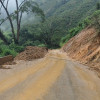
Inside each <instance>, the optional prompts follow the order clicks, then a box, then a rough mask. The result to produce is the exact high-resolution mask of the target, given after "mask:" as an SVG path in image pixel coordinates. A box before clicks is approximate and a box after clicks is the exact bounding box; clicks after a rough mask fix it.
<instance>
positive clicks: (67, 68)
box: [0, 50, 100, 100]
mask: <svg viewBox="0 0 100 100" xmlns="http://www.w3.org/2000/svg"><path fill="white" fill-rule="evenodd" d="M22 65H23V67H21V66H22ZM16 66H17V67H18V69H17V70H16V69H15V70H14V69H13V68H12V69H8V70H4V71H2V70H1V71H0V100H100V79H99V78H98V77H97V75H96V74H95V73H94V72H92V71H90V70H88V67H87V66H83V65H81V64H79V63H78V62H75V61H72V60H70V59H69V58H67V57H66V54H64V53H62V52H60V51H59V50H55V51H50V52H49V53H48V55H47V56H46V57H45V58H44V59H41V60H40V61H36V62H35V63H34V62H33V63H30V64H29V65H28V64H26V65H25V66H28V67H25V66H24V63H23V64H18V65H16ZM24 67H25V68H24ZM6 72H7V73H6Z"/></svg>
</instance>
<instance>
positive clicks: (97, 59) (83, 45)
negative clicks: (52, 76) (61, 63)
mask: <svg viewBox="0 0 100 100" xmlns="http://www.w3.org/2000/svg"><path fill="white" fill-rule="evenodd" d="M98 34H99V33H98V32H97V31H96V29H95V28H93V27H92V28H90V27H88V28H86V29H84V30H83V31H81V32H80V33H79V34H78V35H76V36H75V37H73V38H72V39H70V40H69V41H68V42H67V43H66V44H65V45H64V47H63V48H62V49H63V50H64V52H66V53H67V55H68V56H69V57H71V58H73V59H75V60H78V61H80V62H82V63H84V64H87V65H89V66H90V67H91V68H92V69H95V70H96V71H97V70H98V71H100V35H98Z"/></svg>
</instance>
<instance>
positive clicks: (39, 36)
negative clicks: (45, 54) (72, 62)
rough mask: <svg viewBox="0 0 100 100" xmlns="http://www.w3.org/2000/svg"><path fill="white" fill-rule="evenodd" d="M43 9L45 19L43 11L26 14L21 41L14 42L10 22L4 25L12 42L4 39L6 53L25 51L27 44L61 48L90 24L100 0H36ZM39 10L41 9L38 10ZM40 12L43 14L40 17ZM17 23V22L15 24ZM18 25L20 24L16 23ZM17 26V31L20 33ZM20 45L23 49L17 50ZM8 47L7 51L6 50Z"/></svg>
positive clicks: (1, 42) (14, 53)
mask: <svg viewBox="0 0 100 100" xmlns="http://www.w3.org/2000/svg"><path fill="white" fill-rule="evenodd" d="M34 1H35V2H37V3H38V5H39V8H40V9H42V10H43V11H44V14H45V20H44V21H42V20H41V18H40V17H39V16H40V15H39V14H35V13H34V14H33V13H32V12H31V13H29V14H28V15H27V16H26V14H24V17H23V19H22V24H21V30H20V37H19V44H17V45H16V44H14V43H13V36H12V32H11V31H10V25H9V24H7V23H8V22H7V23H6V24H3V26H1V27H3V29H4V30H3V29H2V28H1V29H2V32H3V34H4V36H6V38H7V40H8V41H9V43H10V45H9V46H5V45H4V42H3V41H2V40H0V44H1V47H2V48H1V51H3V52H4V53H3V54H2V55H8V54H9V53H10V54H11V53H12V51H11V50H9V48H14V49H13V55H16V54H17V53H18V52H20V51H22V50H23V48H24V47H26V46H30V45H32V46H46V47H48V48H59V47H60V46H62V45H63V44H64V43H65V42H67V41H68V40H69V39H70V38H71V37H73V36H74V35H76V34H77V33H78V32H79V31H81V30H82V29H84V27H86V26H87V25H88V23H90V20H89V16H91V15H92V14H93V13H94V12H95V11H96V10H97V8H96V7H97V3H98V2H99V1H100V0H34ZM37 11H38V10H37ZM37 15H39V16H37ZM15 24H16V23H15ZM15 26H16V25H15ZM16 31H17V30H16V29H15V33H16ZM16 47H17V48H19V49H18V50H17V51H16ZM5 48H6V50H8V51H7V52H8V53H7V54H6V51H4V49H5Z"/></svg>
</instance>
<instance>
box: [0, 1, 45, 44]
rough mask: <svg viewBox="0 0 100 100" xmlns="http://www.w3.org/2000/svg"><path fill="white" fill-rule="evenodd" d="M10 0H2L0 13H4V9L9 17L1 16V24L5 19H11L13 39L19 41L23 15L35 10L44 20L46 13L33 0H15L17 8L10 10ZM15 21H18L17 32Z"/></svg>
mask: <svg viewBox="0 0 100 100" xmlns="http://www.w3.org/2000/svg"><path fill="white" fill-rule="evenodd" d="M9 1H10V0H0V6H1V7H0V15H2V10H3V11H4V12H5V13H6V15H7V17H5V18H0V25H2V24H3V23H4V22H5V21H7V20H9V23H10V27H11V31H12V35H13V39H14V42H15V43H18V41H19V36H20V29H21V22H22V16H23V14H24V13H27V14H29V13H30V12H33V13H35V14H37V15H39V16H41V18H42V20H44V16H45V15H44V13H43V11H42V10H41V9H40V8H39V6H38V4H37V3H36V2H34V1H33V0H23V1H20V2H19V0H15V7H16V9H15V10H14V11H13V12H10V11H9V8H8V6H9V3H10V2H9ZM13 21H16V23H17V34H16V33H15V27H14V23H13Z"/></svg>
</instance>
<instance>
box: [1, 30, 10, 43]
mask: <svg viewBox="0 0 100 100" xmlns="http://www.w3.org/2000/svg"><path fill="white" fill-rule="evenodd" d="M0 38H1V40H3V41H4V43H5V44H6V45H8V44H9V42H8V41H7V39H6V37H5V36H4V35H3V33H2V32H1V31H0Z"/></svg>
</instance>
